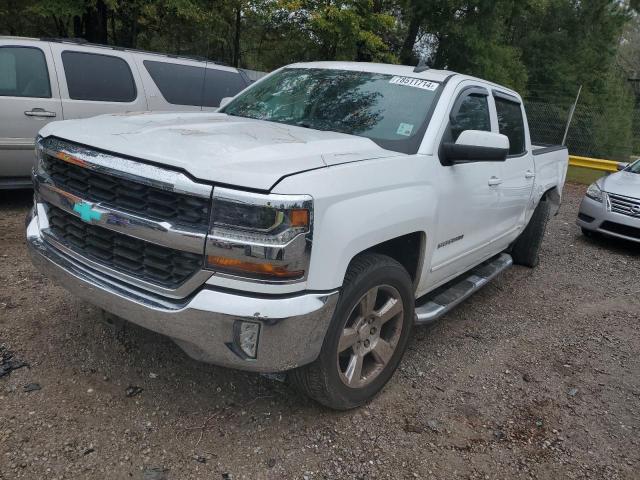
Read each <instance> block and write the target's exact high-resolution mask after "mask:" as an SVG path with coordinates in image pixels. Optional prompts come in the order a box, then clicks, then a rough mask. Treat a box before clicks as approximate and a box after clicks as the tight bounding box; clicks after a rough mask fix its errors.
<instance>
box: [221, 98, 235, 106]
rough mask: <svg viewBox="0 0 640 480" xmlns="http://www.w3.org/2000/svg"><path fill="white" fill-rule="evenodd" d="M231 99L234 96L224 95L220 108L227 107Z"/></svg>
mask: <svg viewBox="0 0 640 480" xmlns="http://www.w3.org/2000/svg"><path fill="white" fill-rule="evenodd" d="M231 100H233V97H224V98H223V99H222V100H220V106H219V107H218V108H223V107H226V106H227V104H228V103H229V102H230V101H231Z"/></svg>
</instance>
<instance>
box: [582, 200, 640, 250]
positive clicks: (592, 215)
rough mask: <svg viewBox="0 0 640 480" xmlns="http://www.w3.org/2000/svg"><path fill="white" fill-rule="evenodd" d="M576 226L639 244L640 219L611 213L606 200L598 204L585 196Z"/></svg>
mask: <svg viewBox="0 0 640 480" xmlns="http://www.w3.org/2000/svg"><path fill="white" fill-rule="evenodd" d="M576 224H577V225H578V226H579V227H581V228H584V229H585V230H588V231H591V232H598V233H601V234H603V235H609V236H611V237H616V238H622V239H624V240H628V241H630V242H636V243H640V217H632V216H629V215H623V214H620V213H616V212H612V211H611V210H610V209H609V208H608V207H607V199H606V198H605V201H604V202H598V201H596V200H593V199H592V198H589V197H587V196H585V197H584V198H583V199H582V203H581V204H580V209H579V212H578V218H577V220H576ZM635 232H637V234H636V233H635Z"/></svg>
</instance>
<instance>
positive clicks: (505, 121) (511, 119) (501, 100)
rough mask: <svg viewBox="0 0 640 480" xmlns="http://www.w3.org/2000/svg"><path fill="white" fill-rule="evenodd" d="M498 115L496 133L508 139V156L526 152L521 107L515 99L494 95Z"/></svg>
mask: <svg viewBox="0 0 640 480" xmlns="http://www.w3.org/2000/svg"><path fill="white" fill-rule="evenodd" d="M494 98H495V101H496V112H497V114H498V129H499V130H498V131H499V132H500V133H501V134H503V135H506V136H507V137H508V138H509V155H510V156H517V155H522V154H523V153H525V152H526V144H525V133H524V118H523V116H522V105H521V104H520V102H518V101H517V100H516V99H515V98H514V99H513V100H510V99H508V98H505V97H504V96H502V95H501V94H495V93H494Z"/></svg>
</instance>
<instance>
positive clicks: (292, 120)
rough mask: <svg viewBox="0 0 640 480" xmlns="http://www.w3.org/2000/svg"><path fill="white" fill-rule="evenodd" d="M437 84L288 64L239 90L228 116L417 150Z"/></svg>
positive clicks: (391, 76)
mask: <svg viewBox="0 0 640 480" xmlns="http://www.w3.org/2000/svg"><path fill="white" fill-rule="evenodd" d="M439 90H440V84H439V83H437V82H432V81H427V80H423V79H418V78H413V77H402V76H393V75H383V74H379V73H371V72H356V71H348V70H331V69H315V68H314V69H311V68H287V69H284V70H281V71H280V72H277V73H275V74H274V75H272V76H271V77H269V78H267V79H265V80H263V81H261V82H260V83H259V84H257V85H255V86H254V87H252V88H249V89H248V90H246V91H245V92H244V93H241V94H240V95H238V97H236V98H235V99H234V100H233V101H232V102H231V103H229V104H228V105H227V106H226V107H225V108H223V109H221V111H222V112H224V113H226V114H227V115H234V116H240V117H246V118H255V119H259V120H266V121H269V122H277V123H286V124H288V125H297V126H300V127H306V128H313V129H316V130H327V131H333V132H341V133H348V134H351V135H358V136H362V137H367V138H370V139H371V140H373V141H374V142H376V143H377V144H378V145H380V146H381V147H382V148H386V149H388V150H394V151H397V152H402V153H416V152H417V150H418V147H419V145H420V141H421V140H422V137H423V135H424V131H425V130H426V127H427V123H428V120H429V117H430V116H431V110H432V107H433V106H434V104H435V99H436V95H437V94H438V93H439Z"/></svg>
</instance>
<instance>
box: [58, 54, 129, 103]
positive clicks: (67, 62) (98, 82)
mask: <svg viewBox="0 0 640 480" xmlns="http://www.w3.org/2000/svg"><path fill="white" fill-rule="evenodd" d="M62 65H63V66H64V75H65V78H66V79H67V87H68V89H69V98H71V99H73V100H92V101H97V102H133V101H134V100H135V99H136V97H137V91H136V84H135V81H134V80H133V75H132V74H131V69H130V68H129V64H128V63H127V62H126V61H125V60H123V59H122V58H120V57H114V56H112V55H103V54H97V53H85V52H70V51H65V52H62Z"/></svg>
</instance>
